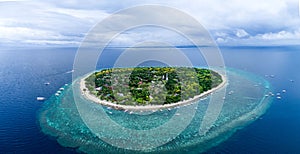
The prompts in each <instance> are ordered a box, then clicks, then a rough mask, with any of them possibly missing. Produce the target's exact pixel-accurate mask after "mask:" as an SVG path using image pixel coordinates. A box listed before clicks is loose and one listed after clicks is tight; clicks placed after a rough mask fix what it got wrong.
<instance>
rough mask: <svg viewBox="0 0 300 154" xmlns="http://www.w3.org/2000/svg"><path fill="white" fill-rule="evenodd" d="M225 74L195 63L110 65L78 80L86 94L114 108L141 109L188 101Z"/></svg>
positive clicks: (211, 87) (221, 81)
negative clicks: (197, 65)
mask: <svg viewBox="0 0 300 154" xmlns="http://www.w3.org/2000/svg"><path fill="white" fill-rule="evenodd" d="M225 81H226V78H225V77H224V76H223V75H222V74H220V73H217V72H216V71H213V70H210V69H206V68H196V67H136V68H110V69H102V70H100V71H96V72H93V73H91V74H89V75H87V76H85V77H84V78H82V79H81V81H80V88H81V91H82V94H83V95H84V96H85V98H87V99H89V100H91V101H93V102H96V103H100V104H102V105H104V106H108V107H112V108H114V109H117V110H130V111H144V110H158V109H166V108H168V109H169V108H172V107H176V106H180V105H186V104H190V103H192V102H195V101H197V100H199V99H201V98H202V97H205V96H207V95H208V94H210V93H212V92H214V91H215V90H217V89H219V88H221V87H223V85H224V84H225Z"/></svg>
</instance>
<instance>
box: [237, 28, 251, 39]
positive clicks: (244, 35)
mask: <svg viewBox="0 0 300 154" xmlns="http://www.w3.org/2000/svg"><path fill="white" fill-rule="evenodd" d="M236 36H237V37H239V38H243V37H246V36H249V34H248V33H247V32H246V31H245V30H243V29H238V30H237V31H236Z"/></svg>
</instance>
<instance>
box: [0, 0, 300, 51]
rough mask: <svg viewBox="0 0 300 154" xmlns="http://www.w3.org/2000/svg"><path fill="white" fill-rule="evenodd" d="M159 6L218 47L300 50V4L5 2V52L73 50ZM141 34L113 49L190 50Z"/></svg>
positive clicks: (232, 0)
mask: <svg viewBox="0 0 300 154" xmlns="http://www.w3.org/2000/svg"><path fill="white" fill-rule="evenodd" d="M145 4H156V5H164V6H170V7H173V8H176V9H178V10H181V11H183V12H186V13H187V14H189V15H190V16H192V17H193V18H195V19H196V20H198V21H199V23H201V24H202V25H203V26H204V27H205V28H206V29H207V30H208V31H209V32H210V34H211V36H212V37H213V39H214V40H215V41H216V43H217V44H218V45H221V46H222V45H225V46H226V45H228V46H243V45H250V46H256V45H257V46H260V45H264V46H272V45H299V44H300V16H299V1H298V0H266V1H259V0H252V1H238V0H227V1H223V2H222V3H219V2H216V1H204V0H200V1H185V0H177V1H176V2H175V1H172V0H167V1H163V2H160V1H158V0H154V1H153V0H152V1H150V0H146V1H143V2H139V1H129V0H124V1H121V2H118V3H116V2H113V1H106V0H105V1H100V2H99V1H92V0H88V1H86V2H85V3H80V1H71V0H68V1H58V0H54V1H44V2H39V1H28V0H0V45H1V46H22V45H23V46H24V45H27V46H45V45H48V46H74V47H78V46H79V45H80V42H82V41H83V39H84V37H85V36H86V34H87V33H88V32H89V30H90V29H91V28H93V26H94V25H95V24H97V23H98V22H101V21H102V20H103V19H105V18H107V17H109V16H110V15H111V14H113V13H115V12H117V11H118V10H120V9H125V8H129V7H133V6H138V5H145ZM151 30H153V29H151V28H150V29H139V30H137V31H130V32H126V33H123V34H121V35H120V37H118V38H117V39H116V40H114V43H115V45H116V46H126V45H129V44H132V43H134V42H138V41H143V40H148V39H150V40H158V41H163V40H165V39H170V41H171V42H173V43H174V44H177V45H189V44H187V43H186V42H184V41H182V40H181V39H179V38H177V37H172V36H173V35H172V34H171V33H168V32H167V31H163V30H162V31H160V30H158V29H156V30H155V31H154V32H153V31H151Z"/></svg>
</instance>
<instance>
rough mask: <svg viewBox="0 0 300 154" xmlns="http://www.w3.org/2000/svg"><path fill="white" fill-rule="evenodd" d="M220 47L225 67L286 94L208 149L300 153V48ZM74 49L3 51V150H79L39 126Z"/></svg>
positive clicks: (66, 78)
mask: <svg viewBox="0 0 300 154" xmlns="http://www.w3.org/2000/svg"><path fill="white" fill-rule="evenodd" d="M193 50H194V49H193V48H190V49H186V53H187V55H188V56H189V58H190V59H191V60H192V61H193V62H194V63H195V65H202V64H203V62H202V60H199V59H193V57H197V56H193V55H194V54H197V53H196V52H194V51H193ZM110 51H113V52H107V53H105V54H107V56H106V57H109V59H108V58H103V59H102V60H101V62H100V63H99V64H98V67H99V68H102V67H111V66H112V63H111V61H114V60H115V59H116V58H117V56H118V54H119V52H120V51H117V49H110ZM221 51H222V54H223V57H224V60H225V63H226V66H228V67H231V68H237V69H241V70H245V71H248V72H251V73H254V74H257V75H259V76H262V77H264V78H265V79H266V80H268V81H269V82H270V83H271V85H272V87H273V91H274V93H275V94H276V93H277V92H280V93H281V97H282V98H281V99H274V100H273V103H272V105H271V107H270V108H269V109H268V110H267V112H266V113H265V114H264V116H263V117H262V118H261V119H259V120H257V121H255V122H253V123H252V124H250V125H248V126H247V127H245V128H243V129H241V130H239V131H238V132H236V133H235V134H234V135H233V136H231V137H230V138H229V139H228V140H226V141H225V142H223V143H221V144H220V145H218V146H216V147H214V148H212V149H210V150H208V151H207V153H300V149H299V148H298V145H299V144H300V133H298V131H299V128H300V120H299V118H300V104H299V102H300V95H299V90H298V89H299V88H300V77H299V76H300V71H298V69H297V68H298V67H300V61H299V59H300V52H299V51H300V47H296V46H288V47H223V48H221ZM75 54H76V48H41V49H38V48H34V49H29V48H27V49H14V50H13V49H1V50H0V93H1V97H0V115H1V116H0V153H45V152H47V153H75V152H76V151H75V150H74V149H71V148H64V147H62V146H61V145H59V144H58V143H57V141H56V139H55V138H54V137H50V136H48V135H45V134H44V133H43V132H42V131H41V128H40V126H39V121H38V117H37V116H38V111H39V110H40V109H41V108H42V106H43V102H39V101H37V100H36V97H37V96H43V97H46V98H50V97H51V96H52V95H53V94H54V93H55V92H56V91H57V90H58V89H59V88H60V87H62V86H64V85H65V84H66V83H70V82H71V81H72V74H71V70H72V66H73V60H74V57H75ZM45 82H49V83H50V85H48V86H47V85H45V84H44V83H45ZM282 90H286V93H283V92H282ZM190 150H197V149H190ZM187 152H189V151H187ZM190 152H194V153H195V152H197V151H190Z"/></svg>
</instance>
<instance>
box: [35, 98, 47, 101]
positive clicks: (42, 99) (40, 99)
mask: <svg viewBox="0 0 300 154" xmlns="http://www.w3.org/2000/svg"><path fill="white" fill-rule="evenodd" d="M45 99H46V98H45V97H36V100H38V101H44V100H45Z"/></svg>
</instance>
